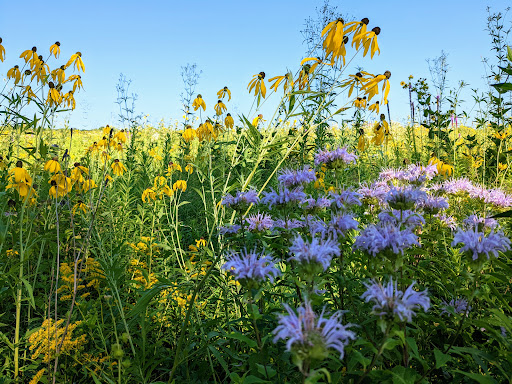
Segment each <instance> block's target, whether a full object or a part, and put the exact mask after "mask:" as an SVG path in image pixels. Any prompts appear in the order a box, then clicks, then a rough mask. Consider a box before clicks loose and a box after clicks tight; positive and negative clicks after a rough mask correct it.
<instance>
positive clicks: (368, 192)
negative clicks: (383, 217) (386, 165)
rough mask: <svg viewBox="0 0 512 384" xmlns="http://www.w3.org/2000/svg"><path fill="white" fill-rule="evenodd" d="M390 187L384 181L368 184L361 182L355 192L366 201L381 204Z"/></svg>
mask: <svg viewBox="0 0 512 384" xmlns="http://www.w3.org/2000/svg"><path fill="white" fill-rule="evenodd" d="M389 190H390V187H389V185H388V184H387V183H386V182H383V181H380V182H375V183H373V184H372V185H370V186H368V185H367V184H362V185H361V187H360V188H359V189H358V190H357V192H358V193H359V194H360V195H361V199H362V200H363V201H366V202H367V203H373V204H377V203H379V204H382V203H384V201H385V199H386V194H387V193H388V192H389Z"/></svg>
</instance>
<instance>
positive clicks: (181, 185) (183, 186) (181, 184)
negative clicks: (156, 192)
mask: <svg viewBox="0 0 512 384" xmlns="http://www.w3.org/2000/svg"><path fill="white" fill-rule="evenodd" d="M172 189H173V190H174V191H176V190H177V189H181V190H182V191H183V192H185V191H186V190H187V182H186V181H185V180H178V181H176V182H175V183H174V184H173V185H172Z"/></svg>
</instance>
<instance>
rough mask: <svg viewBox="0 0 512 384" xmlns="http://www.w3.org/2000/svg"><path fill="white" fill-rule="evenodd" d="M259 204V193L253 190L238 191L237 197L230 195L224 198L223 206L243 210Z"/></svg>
mask: <svg viewBox="0 0 512 384" xmlns="http://www.w3.org/2000/svg"><path fill="white" fill-rule="evenodd" d="M258 202H259V197H258V193H257V192H256V191H255V190H252V189H251V190H249V191H246V192H241V191H238V192H237V193H236V195H235V196H232V195H231V194H229V193H228V194H227V195H226V196H224V197H223V198H222V205H225V206H226V207H231V208H233V209H234V210H243V209H246V208H247V207H248V206H249V205H250V204H257V203H258Z"/></svg>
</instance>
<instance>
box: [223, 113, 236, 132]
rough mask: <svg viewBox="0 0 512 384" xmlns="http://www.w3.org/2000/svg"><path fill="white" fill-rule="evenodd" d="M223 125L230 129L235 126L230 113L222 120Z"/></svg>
mask: <svg viewBox="0 0 512 384" xmlns="http://www.w3.org/2000/svg"><path fill="white" fill-rule="evenodd" d="M224 125H225V126H226V128H228V129H231V128H233V127H234V126H235V121H234V120H233V117H232V116H231V114H230V113H228V114H227V115H226V118H225V119H224Z"/></svg>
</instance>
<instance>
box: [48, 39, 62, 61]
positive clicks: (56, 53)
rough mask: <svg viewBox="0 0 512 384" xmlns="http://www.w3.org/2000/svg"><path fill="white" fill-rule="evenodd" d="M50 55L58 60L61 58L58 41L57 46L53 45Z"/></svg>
mask: <svg viewBox="0 0 512 384" xmlns="http://www.w3.org/2000/svg"><path fill="white" fill-rule="evenodd" d="M50 55H53V56H55V58H56V59H58V58H59V56H60V43H59V42H58V41H56V42H55V44H53V45H52V46H51V47H50Z"/></svg>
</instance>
